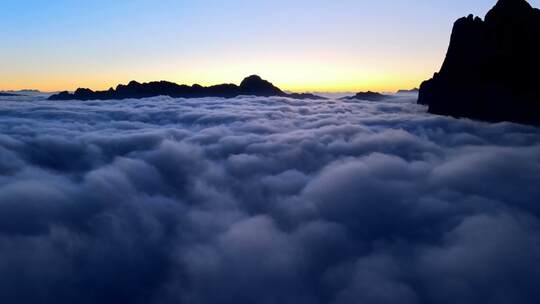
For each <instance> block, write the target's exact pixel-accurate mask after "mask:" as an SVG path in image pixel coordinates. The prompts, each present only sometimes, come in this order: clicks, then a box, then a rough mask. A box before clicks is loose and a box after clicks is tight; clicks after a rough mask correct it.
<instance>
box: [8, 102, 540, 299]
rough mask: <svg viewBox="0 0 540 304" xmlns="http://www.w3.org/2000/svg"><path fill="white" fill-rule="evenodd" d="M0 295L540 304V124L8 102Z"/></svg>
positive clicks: (330, 108)
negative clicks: (539, 303) (539, 125)
mask: <svg viewBox="0 0 540 304" xmlns="http://www.w3.org/2000/svg"><path fill="white" fill-rule="evenodd" d="M1 105H2V106H1V108H0V301H1V302H2V303H145V304H146V303H155V304H162V303H163V304H165V303H190V304H197V303H200V304H205V303H212V304H214V303H217V304H219V303H291V304H292V303H294V304H300V303H309V304H317V303H320V304H325V303H335V304H342V303H347V304H348V303H366V304H369V303H406V304H409V303H411V304H414V303H418V304H421V303H538V301H539V300H540V290H539V289H538V288H537V285H538V282H540V266H539V265H540V207H539V206H540V205H539V202H540V188H539V187H538V185H540V131H539V130H538V129H537V128H533V127H528V126H521V125H515V124H508V123H500V124H486V123H480V122H473V121H470V120H456V119H452V118H447V117H440V116H432V115H429V114H425V108H423V107H421V106H418V105H416V104H414V100H412V98H411V97H407V96H406V97H402V98H394V99H392V100H389V101H388V102H377V103H373V102H360V101H355V102H343V101H337V100H335V101H333V100H329V101H311V100H304V101H300V100H292V99H286V98H254V97H241V98H236V99H211V98H208V99H189V100H184V99H173V98H165V97H158V98H150V99H144V100H124V101H101V102H51V101H45V100H41V99H39V98H30V99H28V100H9V99H4V100H2V101H1Z"/></svg>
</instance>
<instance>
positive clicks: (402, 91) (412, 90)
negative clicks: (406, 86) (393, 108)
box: [396, 88, 419, 94]
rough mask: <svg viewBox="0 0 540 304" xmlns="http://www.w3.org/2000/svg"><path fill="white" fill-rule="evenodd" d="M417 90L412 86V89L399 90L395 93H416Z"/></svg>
mask: <svg viewBox="0 0 540 304" xmlns="http://www.w3.org/2000/svg"><path fill="white" fill-rule="evenodd" d="M418 91H419V89H418V88H414V89H410V90H399V91H397V92H396V93H397V94H416V93H418Z"/></svg>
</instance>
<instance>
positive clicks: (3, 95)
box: [0, 92, 20, 97]
mask: <svg viewBox="0 0 540 304" xmlns="http://www.w3.org/2000/svg"><path fill="white" fill-rule="evenodd" d="M8 96H20V95H17V94H12V93H4V92H0V97H8Z"/></svg>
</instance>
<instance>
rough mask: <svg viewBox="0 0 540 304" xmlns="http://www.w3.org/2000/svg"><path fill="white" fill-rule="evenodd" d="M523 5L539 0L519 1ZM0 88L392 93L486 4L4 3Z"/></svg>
mask: <svg viewBox="0 0 540 304" xmlns="http://www.w3.org/2000/svg"><path fill="white" fill-rule="evenodd" d="M530 3H531V4H533V5H534V6H539V5H540V0H536V1H530ZM2 4H3V5H2V10H1V11H0V28H2V31H0V39H1V41H2V42H3V43H2V44H3V46H2V48H1V49H0V68H1V70H2V74H1V75H0V89H20V88H27V87H29V88H39V89H43V90H60V89H70V90H71V89H74V88H76V87H79V86H86V87H91V88H95V89H103V88H106V87H109V86H112V85H115V84H117V83H119V82H127V81H129V80H131V79H137V80H140V81H148V80H156V79H166V80H171V81H176V82H184V83H194V82H198V83H201V84H212V83H218V82H238V81H240V80H241V78H242V77H244V76H247V75H249V74H253V73H257V74H260V75H261V76H263V77H265V78H267V79H269V80H271V81H273V82H274V83H276V84H278V85H281V86H282V87H284V88H286V89H290V90H297V91H302V90H310V91H316V90H329V91H342V90H359V89H368V88H371V89H380V90H393V89H397V88H400V87H409V86H414V85H417V84H418V82H419V81H421V80H422V79H424V78H427V77H429V76H430V75H431V74H432V73H433V72H434V71H436V70H437V69H438V68H439V66H440V64H441V61H442V59H443V58H444V54H445V51H446V47H447V44H448V39H449V34H450V31H451V28H452V23H453V21H454V20H455V19H456V18H458V17H461V16H464V15H467V14H469V13H474V14H477V15H480V16H484V15H485V13H486V12H487V10H488V9H489V8H490V7H492V6H493V5H494V4H495V1H494V0H489V1H488V0H480V1H474V2H472V1H466V0H454V1H440V0H417V1H406V0H393V1H386V0H382V1H381V0H378V1H375V0H366V1H359V0H355V1H353V0H342V1H322V0H310V1H307V0H297V1H284V0H277V1H275V0H274V1H244V0H232V1H223V0H222V1H218V0H200V1H172V0H161V1H151V0H129V1H128V0H115V1H110V0H109V1H102V0H94V1H84V2H83V1H75V0H55V1H44V0H17V1H15V0H4V1H2Z"/></svg>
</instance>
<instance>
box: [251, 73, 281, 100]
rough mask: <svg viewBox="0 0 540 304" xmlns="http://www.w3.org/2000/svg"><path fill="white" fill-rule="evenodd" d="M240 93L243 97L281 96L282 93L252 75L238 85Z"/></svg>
mask: <svg viewBox="0 0 540 304" xmlns="http://www.w3.org/2000/svg"><path fill="white" fill-rule="evenodd" d="M240 91H241V92H242V94H245V95H258V96H282V95H285V93H284V92H283V91H281V90H280V89H279V88H277V87H276V86H274V85H273V84H272V83H271V82H269V81H266V80H264V79H262V78H261V77H260V76H257V75H252V76H249V77H247V78H245V79H244V80H243V81H242V83H240Z"/></svg>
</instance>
